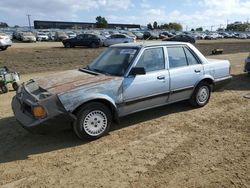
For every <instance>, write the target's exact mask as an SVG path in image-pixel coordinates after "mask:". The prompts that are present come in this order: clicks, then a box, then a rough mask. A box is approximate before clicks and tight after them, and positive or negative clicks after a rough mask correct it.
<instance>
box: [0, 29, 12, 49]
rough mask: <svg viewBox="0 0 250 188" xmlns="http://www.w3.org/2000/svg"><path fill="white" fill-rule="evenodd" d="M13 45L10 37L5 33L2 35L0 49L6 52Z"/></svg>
mask: <svg viewBox="0 0 250 188" xmlns="http://www.w3.org/2000/svg"><path fill="white" fill-rule="evenodd" d="M11 45H12V41H11V40H10V37H9V36H8V35H6V34H5V33H0V49H1V50H6V49H7V48H8V47H10V46H11Z"/></svg>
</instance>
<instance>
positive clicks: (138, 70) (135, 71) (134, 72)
mask: <svg viewBox="0 0 250 188" xmlns="http://www.w3.org/2000/svg"><path fill="white" fill-rule="evenodd" d="M144 74H146V70H145V68H144V67H133V68H132V69H131V71H130V73H129V75H133V76H136V75H144Z"/></svg>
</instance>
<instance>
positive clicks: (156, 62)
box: [136, 48, 165, 72]
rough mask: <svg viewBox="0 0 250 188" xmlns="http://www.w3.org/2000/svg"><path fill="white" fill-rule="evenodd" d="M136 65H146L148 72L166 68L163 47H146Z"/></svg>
mask: <svg viewBox="0 0 250 188" xmlns="http://www.w3.org/2000/svg"><path fill="white" fill-rule="evenodd" d="M136 67H144V68H145V70H146V72H150V71H156V70H162V69H165V57H164V53H163V48H152V49H146V50H145V51H144V52H143V54H142V55H141V57H140V59H139V61H138V62H137V65H136Z"/></svg>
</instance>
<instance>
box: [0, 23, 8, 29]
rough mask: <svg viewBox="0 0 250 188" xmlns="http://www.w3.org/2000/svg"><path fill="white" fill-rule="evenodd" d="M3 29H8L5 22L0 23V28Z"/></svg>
mask: <svg viewBox="0 0 250 188" xmlns="http://www.w3.org/2000/svg"><path fill="white" fill-rule="evenodd" d="M5 27H9V26H8V24H7V23H5V22H0V28H5Z"/></svg>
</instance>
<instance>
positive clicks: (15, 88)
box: [12, 82, 19, 91]
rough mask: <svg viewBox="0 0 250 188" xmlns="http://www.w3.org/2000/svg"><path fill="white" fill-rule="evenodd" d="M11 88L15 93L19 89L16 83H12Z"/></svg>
mask: <svg viewBox="0 0 250 188" xmlns="http://www.w3.org/2000/svg"><path fill="white" fill-rule="evenodd" d="M12 87H13V89H14V90H15V91H17V89H18V87H19V84H18V83H17V82H14V83H13V84H12Z"/></svg>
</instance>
